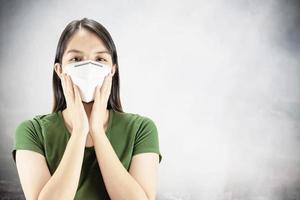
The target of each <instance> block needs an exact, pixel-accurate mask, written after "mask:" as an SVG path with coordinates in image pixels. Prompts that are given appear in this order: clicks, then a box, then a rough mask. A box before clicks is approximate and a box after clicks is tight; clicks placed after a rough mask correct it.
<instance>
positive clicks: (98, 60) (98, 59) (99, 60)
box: [96, 57, 106, 62]
mask: <svg viewBox="0 0 300 200" xmlns="http://www.w3.org/2000/svg"><path fill="white" fill-rule="evenodd" d="M96 61H97V62H106V59H104V58H100V57H99V58H96Z"/></svg>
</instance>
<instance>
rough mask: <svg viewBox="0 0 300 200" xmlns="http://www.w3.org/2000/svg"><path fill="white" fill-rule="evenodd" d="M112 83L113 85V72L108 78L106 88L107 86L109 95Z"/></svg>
mask: <svg viewBox="0 0 300 200" xmlns="http://www.w3.org/2000/svg"><path fill="white" fill-rule="evenodd" d="M111 85H112V74H111V73H110V74H109V76H108V80H107V83H106V88H105V94H106V95H109V92H110V89H111Z"/></svg>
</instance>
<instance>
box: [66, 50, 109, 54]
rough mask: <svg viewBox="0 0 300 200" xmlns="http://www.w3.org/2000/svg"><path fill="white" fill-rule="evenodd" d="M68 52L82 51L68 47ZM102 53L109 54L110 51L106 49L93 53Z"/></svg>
mask: <svg viewBox="0 0 300 200" xmlns="http://www.w3.org/2000/svg"><path fill="white" fill-rule="evenodd" d="M68 53H82V51H79V50H77V49H70V50H68V51H67V54H68ZM102 53H107V54H110V52H109V51H107V50H104V51H97V52H95V54H102Z"/></svg>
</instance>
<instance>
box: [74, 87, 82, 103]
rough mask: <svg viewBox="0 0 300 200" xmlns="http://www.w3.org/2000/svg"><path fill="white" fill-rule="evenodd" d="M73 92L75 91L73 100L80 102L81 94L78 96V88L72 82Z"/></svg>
mask: <svg viewBox="0 0 300 200" xmlns="http://www.w3.org/2000/svg"><path fill="white" fill-rule="evenodd" d="M74 93H75V101H80V102H81V96H80V92H79V88H78V86H77V85H75V84H74Z"/></svg>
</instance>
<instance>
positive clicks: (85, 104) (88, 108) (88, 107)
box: [82, 101, 94, 118]
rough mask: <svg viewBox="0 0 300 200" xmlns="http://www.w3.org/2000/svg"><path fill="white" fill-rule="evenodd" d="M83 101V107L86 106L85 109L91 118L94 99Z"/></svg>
mask: <svg viewBox="0 0 300 200" xmlns="http://www.w3.org/2000/svg"><path fill="white" fill-rule="evenodd" d="M82 103H83V107H84V110H85V112H86V115H87V117H88V118H90V115H91V111H92V109H93V104H94V101H92V102H90V103H85V102H82Z"/></svg>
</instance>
